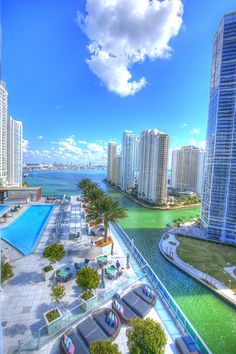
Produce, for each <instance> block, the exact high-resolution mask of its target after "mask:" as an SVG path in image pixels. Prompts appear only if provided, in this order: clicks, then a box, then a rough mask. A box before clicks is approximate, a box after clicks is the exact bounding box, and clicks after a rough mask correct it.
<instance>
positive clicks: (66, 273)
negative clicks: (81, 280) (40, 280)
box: [57, 269, 70, 278]
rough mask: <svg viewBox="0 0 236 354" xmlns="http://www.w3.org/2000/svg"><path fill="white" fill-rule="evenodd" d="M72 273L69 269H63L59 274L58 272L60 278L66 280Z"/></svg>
mask: <svg viewBox="0 0 236 354" xmlns="http://www.w3.org/2000/svg"><path fill="white" fill-rule="evenodd" d="M69 273H70V272H69V271H68V270H67V269H61V270H60V271H59V272H58V274H57V275H58V276H59V277H62V278H66V277H67V276H68V274H69Z"/></svg>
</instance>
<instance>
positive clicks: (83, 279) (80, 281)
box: [75, 268, 100, 300]
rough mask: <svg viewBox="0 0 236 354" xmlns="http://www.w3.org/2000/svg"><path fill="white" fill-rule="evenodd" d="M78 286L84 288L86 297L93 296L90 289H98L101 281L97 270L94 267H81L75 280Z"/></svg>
mask: <svg viewBox="0 0 236 354" xmlns="http://www.w3.org/2000/svg"><path fill="white" fill-rule="evenodd" d="M75 282H76V284H77V285H78V287H79V288H80V289H81V290H82V292H83V295H84V299H85V300H86V299H89V297H91V292H90V290H92V289H96V288H97V287H98V285H99V283H100V277H99V275H98V272H97V270H95V269H93V268H84V269H81V270H80V271H79V272H78V274H77V278H76V280H75Z"/></svg>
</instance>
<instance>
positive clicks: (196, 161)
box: [171, 146, 204, 194]
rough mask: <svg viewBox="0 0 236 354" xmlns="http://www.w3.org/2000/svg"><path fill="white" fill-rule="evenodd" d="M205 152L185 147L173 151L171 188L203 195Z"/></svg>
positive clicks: (192, 147) (193, 147)
mask: <svg viewBox="0 0 236 354" xmlns="http://www.w3.org/2000/svg"><path fill="white" fill-rule="evenodd" d="M203 164H204V150H203V149H200V148H197V147H195V146H183V147H182V148H180V149H176V150H173V151H172V164H171V187H172V188H176V189H178V190H180V191H190V192H194V193H197V194H201V191H202V178H203Z"/></svg>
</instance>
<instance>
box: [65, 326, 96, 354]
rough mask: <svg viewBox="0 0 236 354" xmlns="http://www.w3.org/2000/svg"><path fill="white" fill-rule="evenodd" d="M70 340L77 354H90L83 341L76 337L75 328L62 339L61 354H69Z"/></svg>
mask: <svg viewBox="0 0 236 354" xmlns="http://www.w3.org/2000/svg"><path fill="white" fill-rule="evenodd" d="M67 338H70V340H71V341H72V343H73V346H74V348H75V354H89V351H88V349H87V348H86V346H85V344H84V343H83V342H82V340H81V339H80V338H79V337H78V336H77V335H76V333H75V331H74V329H73V328H70V329H68V331H66V332H65V333H64V334H63V335H62V336H61V338H60V353H61V354H69V347H68V348H67V347H66V340H67Z"/></svg>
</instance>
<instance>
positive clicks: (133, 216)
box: [24, 170, 236, 354]
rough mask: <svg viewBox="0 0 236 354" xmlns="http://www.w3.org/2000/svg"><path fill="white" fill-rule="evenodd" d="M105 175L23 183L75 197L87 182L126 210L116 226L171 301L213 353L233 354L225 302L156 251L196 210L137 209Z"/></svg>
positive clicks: (232, 314) (60, 175)
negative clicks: (169, 230) (169, 228)
mask: <svg viewBox="0 0 236 354" xmlns="http://www.w3.org/2000/svg"><path fill="white" fill-rule="evenodd" d="M104 177H105V171H95V170H82V171H39V172H37V171H34V172H30V173H29V176H28V177H27V178H25V179H24V180H25V181H26V182H27V183H28V184H29V185H31V186H36V185H41V186H42V190H43V193H44V194H48V193H67V194H75V193H78V191H77V189H76V183H77V182H78V181H79V180H80V179H82V178H91V179H92V180H93V181H95V182H97V183H99V184H100V185H101V186H102V187H103V188H104V189H105V190H106V191H107V192H109V193H110V194H111V196H112V197H114V198H115V199H118V200H119V201H120V204H121V205H122V206H123V207H125V208H127V212H128V218H127V219H125V220H122V221H121V222H120V224H121V226H122V227H123V228H124V229H125V231H126V232H127V233H128V235H129V236H130V237H131V238H132V239H133V240H134V243H135V245H136V246H137V247H138V248H139V250H140V251H141V253H142V254H143V256H144V257H145V258H146V259H147V261H148V262H149V264H150V265H151V267H152V268H153V269H154V270H155V272H156V274H157V275H158V276H159V278H160V279H161V281H162V282H163V283H164V284H165V286H166V287H167V289H168V290H169V292H170V293H171V295H172V296H173V297H174V299H175V301H176V302H177V303H178V305H179V306H180V307H181V309H182V310H183V312H184V313H185V315H186V316H187V317H188V319H189V320H190V321H191V323H192V324H193V326H194V327H195V328H196V330H197V331H198V332H199V334H200V335H201V336H202V338H203V339H204V341H205V342H206V344H207V345H208V347H209V348H210V349H211V350H212V352H213V353H216V354H218V353H221V354H235V353H236V311H235V309H234V308H233V307H231V306H230V305H228V304H227V303H226V302H225V301H223V300H222V299H220V298H219V297H217V296H216V295H215V294H213V293H212V292H211V291H210V290H208V289H207V288H206V287H204V286H203V285H201V284H199V283H198V282H197V281H195V280H193V279H192V278H191V277H189V276H188V275H186V274H185V273H182V272H181V271H180V270H178V269H177V268H175V267H174V266H172V265H171V264H170V263H169V262H168V261H167V260H165V259H164V258H163V257H162V256H161V254H160V252H159V248H158V243H159V241H160V238H161V234H162V230H163V228H164V227H165V225H166V224H171V223H172V222H173V220H174V219H176V218H178V217H180V216H183V215H186V216H187V215H189V216H192V215H194V216H195V215H199V208H192V209H185V210H175V211H160V210H150V209H146V208H143V207H140V206H139V205H137V204H136V203H135V202H133V201H131V200H130V199H128V198H127V197H125V196H123V195H121V194H120V193H118V192H116V191H114V190H113V189H111V188H109V187H108V186H107V185H105V184H103V183H102V180H103V178H104Z"/></svg>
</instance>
